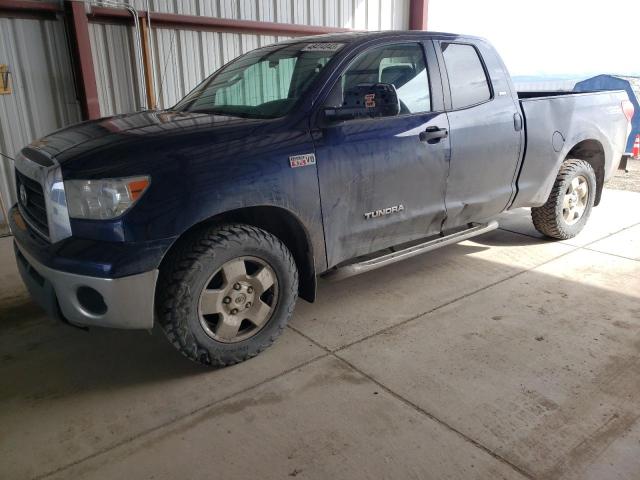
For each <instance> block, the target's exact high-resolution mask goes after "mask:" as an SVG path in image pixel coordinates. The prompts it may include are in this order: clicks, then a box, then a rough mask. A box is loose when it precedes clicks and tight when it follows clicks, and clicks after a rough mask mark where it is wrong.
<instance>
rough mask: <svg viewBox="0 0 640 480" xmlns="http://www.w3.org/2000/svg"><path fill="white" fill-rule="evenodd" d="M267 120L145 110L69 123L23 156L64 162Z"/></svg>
mask: <svg viewBox="0 0 640 480" xmlns="http://www.w3.org/2000/svg"><path fill="white" fill-rule="evenodd" d="M268 121H269V120H263V119H248V118H239V117H229V116H223V115H210V114H202V113H190V112H172V111H146V112H139V113H131V114H126V115H117V116H113V117H106V118H101V119H99V120H91V121H87V122H83V123H79V124H76V125H72V126H70V127H67V128H64V129H62V130H58V131H56V132H54V133H52V134H50V135H47V136H46V137H44V138H41V139H39V140H36V141H35V142H33V143H32V144H30V145H29V146H28V147H26V148H25V150H26V151H25V153H26V154H27V156H30V155H29V150H31V154H32V155H31V156H33V154H34V153H35V155H38V154H39V153H40V154H41V153H44V154H45V155H47V156H48V157H50V158H55V159H56V160H57V161H58V162H59V163H60V164H61V165H64V164H65V163H67V162H70V161H72V160H74V159H75V158H79V157H83V156H85V155H86V154H88V153H90V152H98V151H103V150H104V149H110V148H114V149H117V150H120V149H121V148H123V147H124V148H126V146H127V144H129V145H130V144H134V143H137V144H139V143H141V142H144V143H146V142H145V140H152V141H153V140H158V139H162V140H164V141H168V142H171V141H172V140H176V139H177V138H178V137H184V136H190V135H193V134H197V133H198V132H202V131H207V132H209V133H210V134H211V136H210V137H209V138H210V140H213V138H212V137H214V136H216V135H215V133H216V132H220V131H221V130H226V128H225V127H232V128H234V129H235V128H238V127H241V126H243V125H246V126H254V127H255V126H259V125H261V124H263V123H265V122H268ZM34 151H35V152H34Z"/></svg>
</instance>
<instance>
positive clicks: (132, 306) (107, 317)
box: [14, 240, 158, 329]
mask: <svg viewBox="0 0 640 480" xmlns="http://www.w3.org/2000/svg"><path fill="white" fill-rule="evenodd" d="M14 249H15V253H16V261H17V264H18V270H19V272H20V275H21V276H22V280H23V281H24V283H25V285H26V286H27V289H28V290H29V293H30V294H31V296H32V297H33V299H34V300H35V301H36V302H37V303H39V304H40V305H41V306H42V307H43V308H44V309H45V310H46V311H47V313H48V314H49V316H51V317H53V318H57V319H62V320H66V321H68V322H69V323H72V324H75V325H82V326H100V327H114V328H127V329H150V328H152V327H153V318H154V297H155V287H156V280H157V278H158V270H157V269H155V270H151V271H148V272H144V273H140V274H136V275H129V276H125V277H120V278H100V277H91V276H87V275H78V274H75V273H68V272H63V271H60V270H55V269H52V268H49V267H47V266H45V265H43V264H42V263H40V262H38V261H37V260H36V259H35V258H33V257H32V256H31V255H29V253H28V252H27V251H26V250H25V249H24V248H22V247H21V246H20V244H19V243H18V242H17V241H15V240H14Z"/></svg>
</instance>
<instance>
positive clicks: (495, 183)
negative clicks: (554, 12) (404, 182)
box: [436, 41, 523, 229]
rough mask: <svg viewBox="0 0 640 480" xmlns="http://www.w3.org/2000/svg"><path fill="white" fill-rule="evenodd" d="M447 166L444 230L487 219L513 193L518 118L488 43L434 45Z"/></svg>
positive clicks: (499, 64) (518, 151)
mask: <svg viewBox="0 0 640 480" xmlns="http://www.w3.org/2000/svg"><path fill="white" fill-rule="evenodd" d="M436 48H437V51H438V56H439V60H440V62H441V66H442V67H441V68H442V72H443V84H444V85H445V102H446V103H447V109H448V112H447V117H448V119H449V127H450V136H451V162H450V168H449V177H448V180H447V190H446V198H445V204H446V207H447V219H446V222H445V225H444V228H445V229H446V228H452V227H457V226H460V225H463V224H466V223H468V222H472V221H479V220H484V219H488V218H491V217H493V216H495V215H496V214H498V213H500V212H501V211H503V210H504V209H505V208H506V207H507V205H508V203H509V201H510V199H511V198H512V196H513V195H514V193H515V177H516V173H517V172H516V171H517V167H518V163H519V159H520V155H521V146H522V142H523V136H522V134H523V131H522V118H521V116H520V113H519V107H518V104H517V103H516V102H515V101H514V98H513V96H512V95H513V94H512V92H511V85H510V82H508V80H507V76H506V75H507V74H506V71H505V69H504V66H503V65H502V62H501V61H500V59H499V58H498V56H497V55H496V54H495V52H494V51H493V50H492V49H491V47H489V46H488V45H484V44H483V43H482V42H479V43H478V44H472V43H464V42H457V41H456V42H448V41H440V42H436Z"/></svg>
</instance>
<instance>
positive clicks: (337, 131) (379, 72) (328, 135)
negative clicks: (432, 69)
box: [314, 42, 449, 266]
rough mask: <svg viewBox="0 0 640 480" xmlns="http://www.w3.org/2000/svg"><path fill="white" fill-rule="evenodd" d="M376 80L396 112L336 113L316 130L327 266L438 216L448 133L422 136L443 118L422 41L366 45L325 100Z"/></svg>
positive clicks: (435, 222)
mask: <svg viewBox="0 0 640 480" xmlns="http://www.w3.org/2000/svg"><path fill="white" fill-rule="evenodd" d="M430 45H431V44H427V46H430ZM433 54H435V52H433ZM436 72H437V70H436ZM377 82H381V83H390V84H393V85H394V86H395V88H396V91H397V93H398V98H399V100H400V105H401V111H400V114H399V115H397V116H390V117H378V118H367V119H354V120H347V121H341V122H338V123H334V124H329V125H325V126H323V127H322V128H319V129H316V131H315V132H314V137H315V147H316V157H317V167H318V175H319V181H320V198H321V201H322V216H323V222H324V228H325V239H326V245H327V258H328V262H329V266H333V265H336V264H338V263H341V262H343V261H345V260H348V259H351V258H354V257H357V256H360V255H365V254H368V253H372V252H375V251H378V250H381V249H384V248H387V247H390V246H393V245H398V244H400V243H403V242H407V241H410V240H414V239H417V238H421V237H425V236H428V235H430V234H434V233H437V232H439V231H440V227H441V224H442V221H443V220H444V216H445V208H444V193H445V184H446V178H447V173H448V168H449V139H448V136H443V137H441V138H435V139H434V138H433V136H431V137H429V138H430V139H428V138H427V137H426V136H425V135H424V132H425V131H429V130H440V131H444V130H447V129H448V123H447V117H446V114H444V113H442V112H434V111H433V109H432V104H433V103H434V102H433V101H432V99H433V95H432V94H431V93H430V90H429V70H428V69H427V68H426V62H425V51H424V46H423V44H421V43H417V42H416V43H414V42H409V43H398V44H391V45H384V46H377V47H371V48H370V49H369V50H366V51H364V52H363V53H361V54H360V55H359V56H357V57H356V58H355V60H353V61H352V62H351V63H350V64H349V66H348V67H347V68H346V69H345V71H344V73H343V74H342V76H341V77H340V78H339V79H338V80H337V82H336V84H335V85H334V87H333V88H332V90H331V93H330V94H329V96H328V98H327V100H326V101H325V103H324V106H339V105H342V102H343V100H344V92H347V91H348V90H349V88H350V87H353V86H355V85H358V84H363V83H377ZM433 83H435V84H436V85H438V87H439V86H440V84H439V83H438V82H432V84H433ZM421 133H422V135H421Z"/></svg>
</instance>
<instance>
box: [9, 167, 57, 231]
mask: <svg viewBox="0 0 640 480" xmlns="http://www.w3.org/2000/svg"><path fill="white" fill-rule="evenodd" d="M16 188H17V190H18V205H19V207H20V213H22V215H23V216H24V219H25V221H26V222H27V223H28V224H29V226H30V227H31V228H33V229H34V230H36V232H37V233H39V234H40V235H41V236H43V237H45V238H47V239H48V238H49V222H48V220H47V207H46V203H45V198H44V191H43V189H42V185H40V183H39V182H37V181H36V180H33V179H31V178H29V177H27V176H25V175H23V174H22V173H20V172H19V171H18V170H16ZM23 189H24V190H23ZM25 200H26V201H25Z"/></svg>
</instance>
